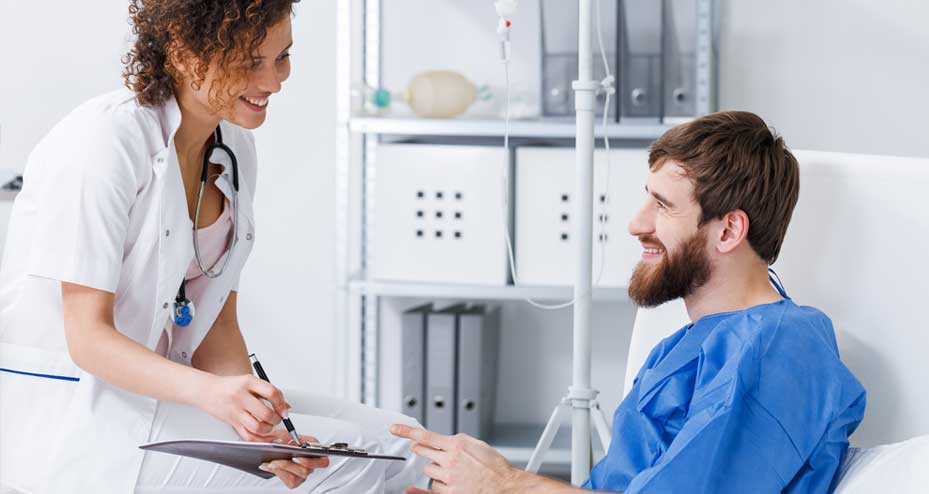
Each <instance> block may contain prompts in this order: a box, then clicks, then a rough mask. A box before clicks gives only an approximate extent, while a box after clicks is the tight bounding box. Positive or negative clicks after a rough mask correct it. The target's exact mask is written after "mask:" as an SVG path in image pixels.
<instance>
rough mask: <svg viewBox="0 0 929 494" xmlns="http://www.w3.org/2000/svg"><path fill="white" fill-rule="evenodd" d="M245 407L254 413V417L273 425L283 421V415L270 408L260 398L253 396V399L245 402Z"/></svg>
mask: <svg viewBox="0 0 929 494" xmlns="http://www.w3.org/2000/svg"><path fill="white" fill-rule="evenodd" d="M245 409H246V410H248V413H250V414H252V416H253V417H255V418H256V419H258V420H260V421H261V422H264V423H266V424H268V425H270V426H272V427H274V426H275V425H277V424H280V423H281V416H280V415H278V414H277V413H275V412H274V410H271V409H270V408H268V406H267V405H265V404H264V403H263V402H262V401H261V400H259V399H258V398H255V397H252V399H250V400H247V401H246V402H245Z"/></svg>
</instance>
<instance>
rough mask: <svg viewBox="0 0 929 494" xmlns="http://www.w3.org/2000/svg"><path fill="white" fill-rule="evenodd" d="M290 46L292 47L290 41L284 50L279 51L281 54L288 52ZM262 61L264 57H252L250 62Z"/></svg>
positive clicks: (292, 44) (292, 43)
mask: <svg viewBox="0 0 929 494" xmlns="http://www.w3.org/2000/svg"><path fill="white" fill-rule="evenodd" d="M292 46H294V42H293V41H291V42H290V44H289V45H287V46H285V47H284V49H283V50H281V53H284V52H285V51H287V50H289V49H290V48H291V47H292ZM264 59H265V57H262V56H257V57H252V60H264Z"/></svg>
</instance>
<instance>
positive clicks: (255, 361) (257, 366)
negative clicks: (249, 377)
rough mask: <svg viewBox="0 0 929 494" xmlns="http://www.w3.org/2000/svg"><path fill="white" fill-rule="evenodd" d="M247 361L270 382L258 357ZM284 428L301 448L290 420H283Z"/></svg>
mask: <svg viewBox="0 0 929 494" xmlns="http://www.w3.org/2000/svg"><path fill="white" fill-rule="evenodd" d="M248 359H249V360H251V362H252V367H254V368H255V373H257V374H258V377H260V378H261V379H262V380H263V381H265V382H268V383H270V382H271V380H270V379H268V375H267V374H265V370H264V369H263V368H262V367H261V362H259V361H258V357H256V356H255V354H254V353H253V354H251V355H249V356H248ZM284 427H286V428H287V432H289V433H290V437H292V438H294V441H295V442H296V443H297V446H303V443H302V442H301V441H300V436H298V435H297V430H296V429H294V424H293V422H291V421H290V419H284Z"/></svg>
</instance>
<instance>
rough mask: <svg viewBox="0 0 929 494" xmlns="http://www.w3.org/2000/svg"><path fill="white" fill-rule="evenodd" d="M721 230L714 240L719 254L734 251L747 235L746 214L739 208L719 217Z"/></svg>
mask: <svg viewBox="0 0 929 494" xmlns="http://www.w3.org/2000/svg"><path fill="white" fill-rule="evenodd" d="M720 222H721V225H720V226H721V227H722V228H721V230H720V232H719V237H718V239H717V242H716V250H717V251H718V252H719V253H721V254H727V253H729V252H732V251H734V250H735V249H736V248H737V247H738V246H740V245H742V242H743V241H745V238H746V237H748V227H749V221H748V215H747V214H746V213H745V211H742V210H741V209H736V210H734V211H730V212H728V213H726V214H724V215H723V217H722V218H721V219H720Z"/></svg>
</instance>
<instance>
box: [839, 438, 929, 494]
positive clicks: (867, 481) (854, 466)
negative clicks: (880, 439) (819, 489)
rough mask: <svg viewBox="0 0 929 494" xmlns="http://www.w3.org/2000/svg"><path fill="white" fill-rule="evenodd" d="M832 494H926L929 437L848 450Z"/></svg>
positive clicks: (928, 489)
mask: <svg viewBox="0 0 929 494" xmlns="http://www.w3.org/2000/svg"><path fill="white" fill-rule="evenodd" d="M840 478H841V480H840V481H839V485H838V486H837V487H836V489H835V494H885V493H888V494H890V493H892V494H924V493H926V492H929V435H925V436H919V437H916V438H913V439H910V440H908V441H903V442H901V443H894V444H886V445H883V446H876V447H873V448H864V449H857V448H852V449H849V450H848V455H847V456H846V459H845V463H844V464H843V465H842V473H841V474H840Z"/></svg>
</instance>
